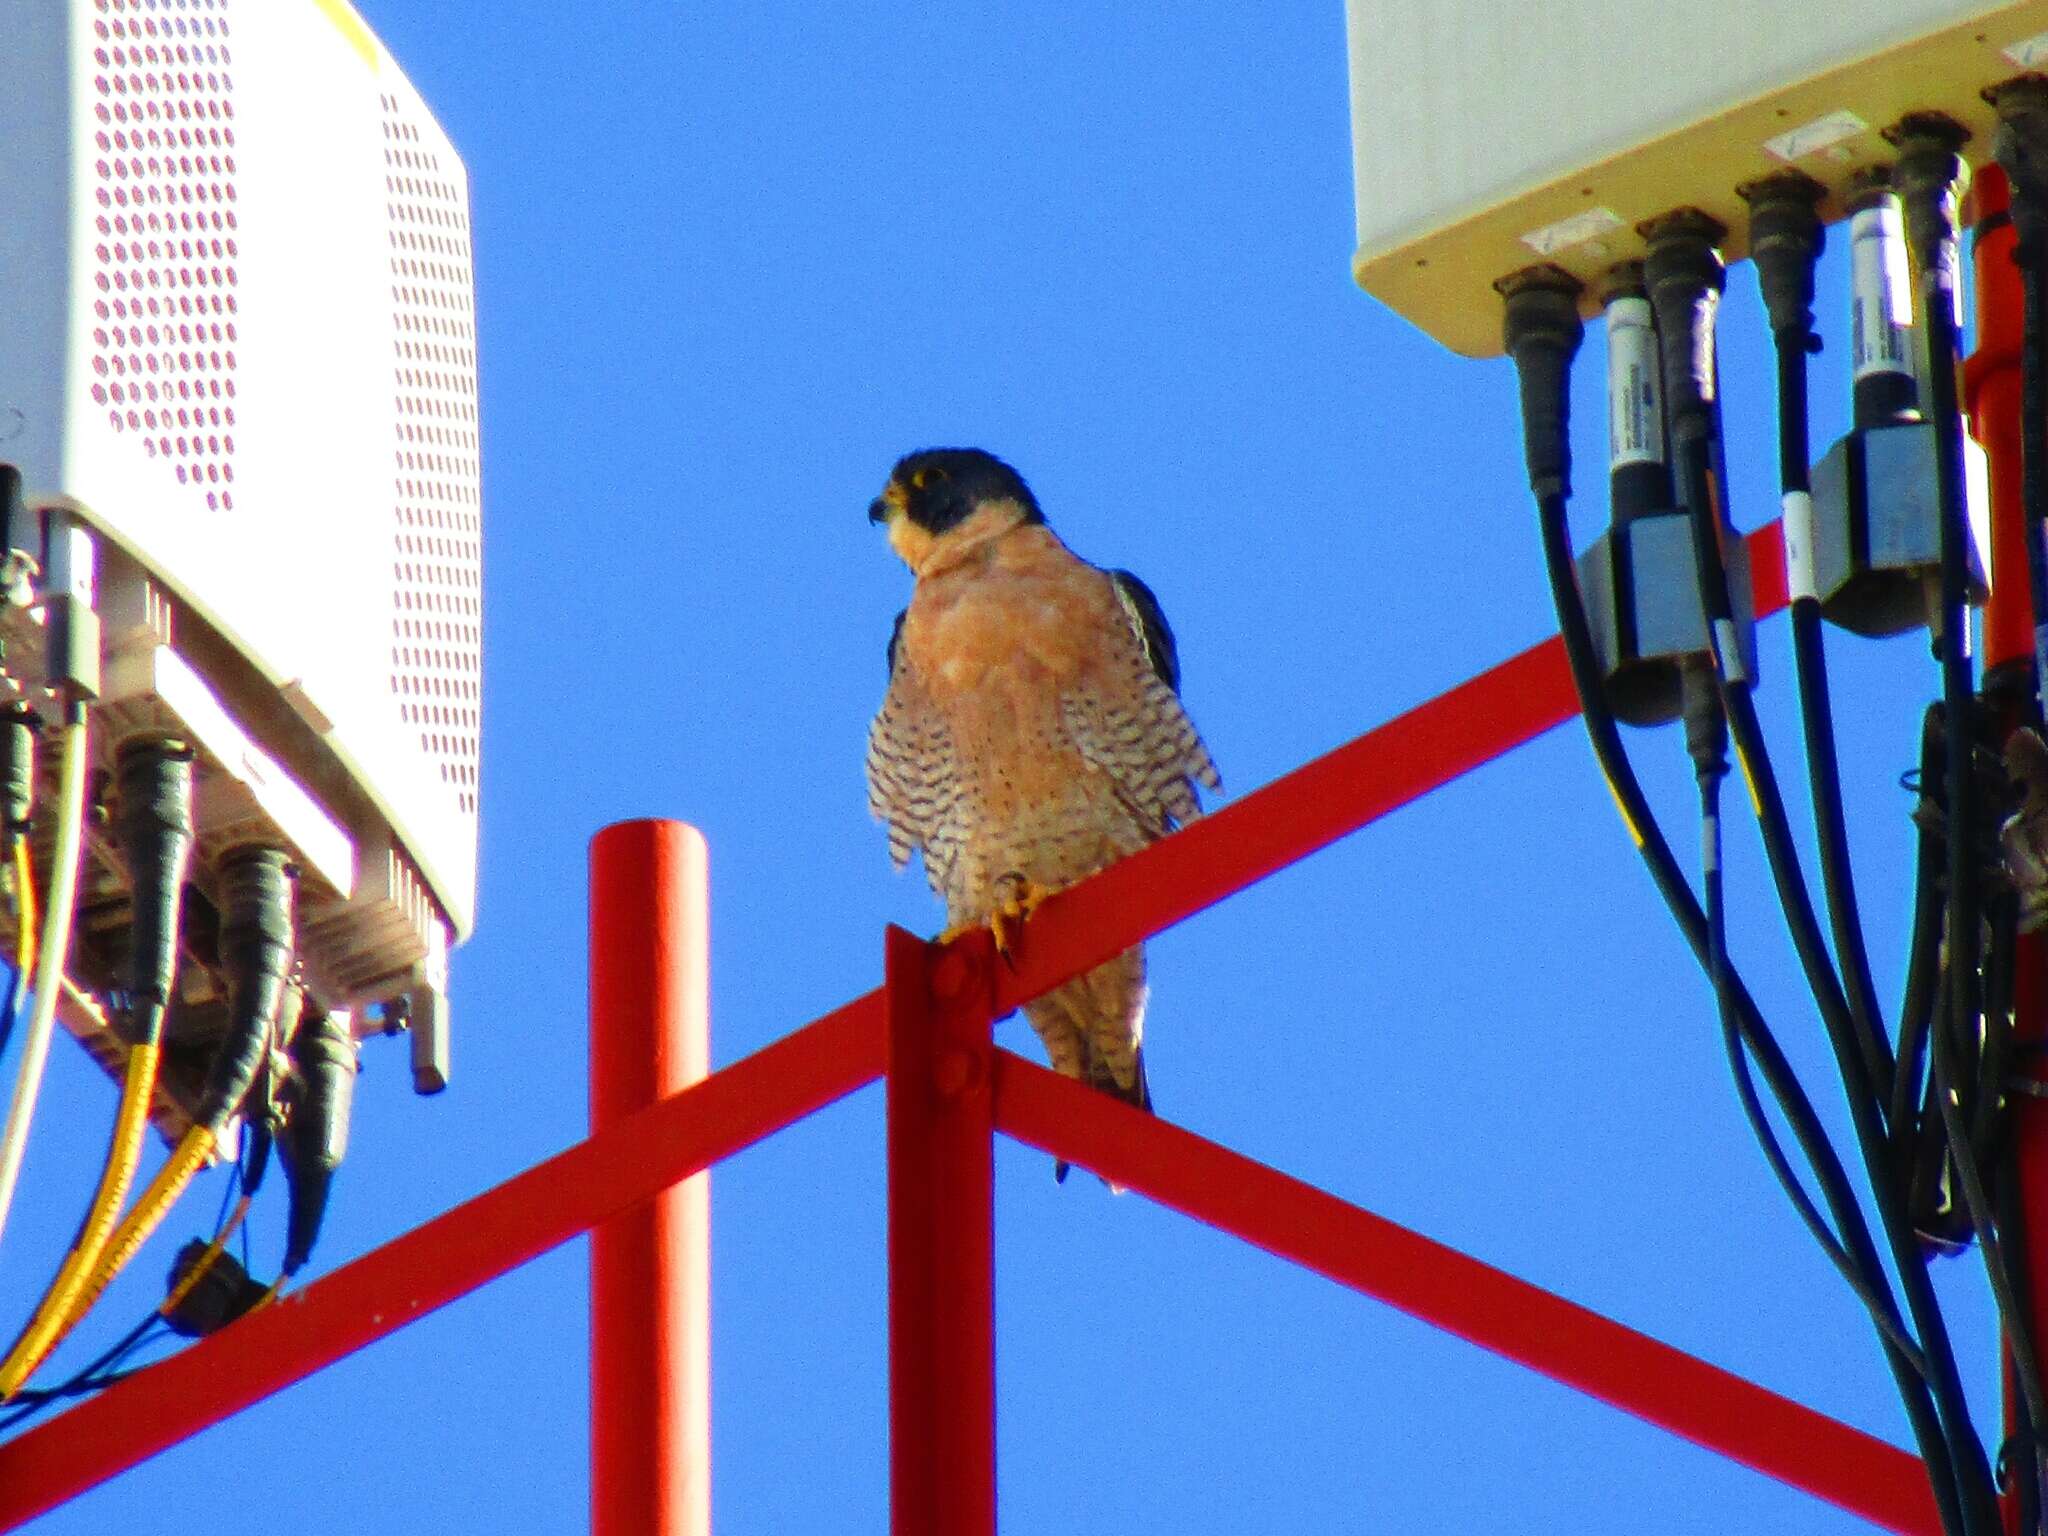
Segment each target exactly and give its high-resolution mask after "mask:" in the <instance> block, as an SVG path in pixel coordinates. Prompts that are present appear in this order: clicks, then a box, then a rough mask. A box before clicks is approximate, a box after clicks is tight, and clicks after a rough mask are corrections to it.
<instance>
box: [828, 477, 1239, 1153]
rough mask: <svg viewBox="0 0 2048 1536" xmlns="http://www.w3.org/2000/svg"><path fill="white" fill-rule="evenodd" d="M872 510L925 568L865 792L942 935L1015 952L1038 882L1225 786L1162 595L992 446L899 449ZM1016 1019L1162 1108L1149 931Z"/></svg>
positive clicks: (1112, 1083) (1148, 833)
mask: <svg viewBox="0 0 2048 1536" xmlns="http://www.w3.org/2000/svg"><path fill="white" fill-rule="evenodd" d="M868 518H869V521H871V522H874V523H879V524H881V525H883V526H884V527H885V528H886V529H887V530H888V535H889V543H890V545H891V547H892V548H894V550H895V551H896V553H897V554H898V555H899V556H900V557H901V558H902V560H903V563H904V564H905V565H907V566H909V567H910V571H911V574H912V576H913V577H915V585H914V587H913V589H912V592H911V598H910V605H909V607H907V608H905V609H904V610H903V612H901V613H899V614H898V615H897V616H896V627H895V630H894V632H893V633H892V634H891V635H890V637H889V651H888V660H889V691H888V694H887V695H886V696H885V697H884V699H883V701H882V708H881V711H880V713H878V714H877V715H876V716H875V720H874V724H873V725H872V726H871V727H870V729H869V732H868V755H867V778H868V807H869V809H870V810H871V811H872V812H873V813H874V815H875V818H876V819H877V820H878V821H880V822H882V823H883V824H884V826H885V827H886V828H887V830H888V834H889V853H890V857H891V859H892V860H893V861H894V863H895V864H896V866H897V867H898V868H899V869H900V868H901V867H902V866H903V865H904V863H905V862H906V861H908V859H909V858H910V855H911V854H912V853H913V852H915V853H918V854H920V855H921V856H922V858H923V862H924V870H925V876H926V878H927V879H928V880H929V881H930V882H931V887H932V889H933V890H934V891H935V892H937V894H938V895H939V897H940V898H941V899H942V900H943V901H944V902H945V904H946V919H947V924H948V934H949V936H950V935H951V934H953V933H958V932H964V931H966V930H967V929H969V928H973V927H979V926H984V925H986V926H988V927H990V928H992V929H993V930H994V934H995V939H996V945H997V947H998V949H1000V950H1002V951H1003V952H1004V953H1005V954H1006V955H1007V954H1008V952H1009V949H1010V945H1011V937H1012V933H1013V931H1014V930H1013V927H1012V925H1014V924H1016V923H1019V922H1021V921H1022V920H1023V919H1024V918H1026V917H1027V916H1028V915H1029V914H1030V912H1031V911H1032V909H1033V908H1034V907H1036V906H1037V905H1038V903H1039V902H1040V901H1042V900H1043V899H1044V898H1045V897H1046V896H1047V895H1049V894H1050V893H1052V892H1053V891H1056V890H1059V889H1060V888H1062V887H1064V886H1068V885H1071V884H1073V883H1074V882H1075V881H1077V880H1080V879H1083V878H1084V877H1086V876H1088V875H1091V874H1093V873H1095V871H1097V870H1099V869H1101V868H1102V867H1103V866H1105V865H1107V864H1110V863H1113V862H1114V861H1115V860H1117V859H1120V858H1122V857H1124V856H1125V855H1126V854H1130V853H1134V852H1136V851H1137V850H1138V849H1140V848H1142V847H1144V846H1145V845H1146V844H1147V843H1151V842H1156V841H1157V840H1158V839H1160V838H1162V837H1164V836H1166V834H1167V833H1168V832H1170V831H1172V830H1173V829H1174V828H1175V827H1176V826H1179V825H1181V824H1182V823H1184V822H1188V821H1191V820H1193V819H1194V818H1195V817H1197V816H1199V815H1200V814H1201V802H1200V800H1199V799H1198V798H1197V788H1198V786H1200V787H1206V788H1208V789H1211V790H1215V789H1220V788H1221V787H1222V786H1221V781H1220V779H1219V778H1218V777H1217V773H1216V766H1215V764H1214V763H1212V762H1211V761H1210V759H1209V753H1208V749H1207V748H1205V747H1204V746H1203V745H1202V740H1201V738H1200V737H1199V736H1198V735H1196V733H1195V728H1194V725H1193V724H1192V723H1191V722H1190V721H1189V719H1188V716H1187V712H1186V710H1185V709H1183V708H1182V707H1181V701H1180V662H1179V658H1178V657H1177V655H1176V654H1175V651H1174V643H1173V631H1172V630H1171V629H1169V628H1168V627H1167V623H1166V615H1165V614H1164V613H1162V612H1161V611H1160V608H1159V603H1158V600H1157V599H1156V598H1154V597H1153V595H1152V592H1151V590H1150V589H1149V588H1148V587H1147V586H1146V585H1145V584H1144V583H1143V582H1142V581H1140V580H1138V578H1137V577H1135V576H1133V575H1132V574H1131V573H1130V572H1128V571H1109V570H1103V569H1101V568H1099V567H1097V566H1093V565H1090V564H1089V563H1088V562H1087V561H1085V560H1082V559H1080V558H1079V557H1078V556H1076V555H1074V554H1073V553H1072V552H1071V551H1069V550H1068V549H1067V547H1066V545H1064V544H1062V543H1061V542H1060V540H1059V538H1058V536H1057V535H1055V534H1054V533H1053V531H1052V530H1051V529H1050V528H1049V527H1047V526H1046V521H1045V514H1044V513H1043V512H1042V511H1040V510H1039V506H1038V502H1037V499H1036V498H1035V497H1034V496H1033V495H1032V494H1031V491H1030V489H1029V487H1027V486H1026V485H1025V483H1024V481H1023V479H1022V477H1020V476H1019V475H1018V473H1017V472H1016V471H1015V470H1014V469H1012V468H1011V467H1010V466H1009V465H1007V464H1005V463H1004V462H1003V461H1002V460H1001V459H998V458H996V457H995V456H994V455H992V454H989V453H984V452H982V451H981V450H979V449H975V448H931V449H926V450H924V451H922V452H919V453H913V454H910V455H908V456H907V457H905V458H903V459H901V460H899V461H898V462H897V464H896V467H895V469H894V470H893V471H892V472H891V473H890V475H889V483H888V485H887V486H886V487H885V488H884V490H883V491H882V494H881V495H880V496H879V497H877V498H876V499H875V501H874V503H873V505H871V506H870V507H869V508H868ZM1024 1014H1025V1017H1026V1018H1028V1019H1029V1020H1030V1021H1031V1027H1032V1028H1033V1029H1034V1030H1036V1031H1037V1033H1038V1038H1039V1040H1040V1041H1041V1043H1043V1045H1044V1046H1045V1052H1046V1055H1047V1057H1048V1058H1049V1059H1050V1060H1051V1063H1052V1067H1053V1070H1054V1071H1056V1072H1059V1073H1062V1074H1064V1075H1065V1076H1067V1077H1071V1078H1076V1079H1078V1080H1079V1081H1081V1082H1084V1083H1087V1084H1088V1085H1090V1086H1091V1087H1094V1088H1097V1089H1099V1090H1101V1091H1102V1092H1104V1093H1108V1094H1112V1095H1114V1096H1115V1097H1117V1098H1119V1099H1122V1100H1123V1101H1125V1102H1126V1103H1129V1104H1134V1105H1136V1106H1137V1107H1138V1108H1140V1109H1146V1110H1149V1109H1150V1108H1151V1107H1152V1095H1151V1092H1150V1090H1149V1089H1148V1088H1147V1086H1146V1082H1145V1054H1144V1029H1145V952H1144V947H1143V946H1142V945H1133V946H1132V947H1131V948H1130V949H1127V950H1125V951H1124V952H1123V953H1122V954H1121V955H1119V956H1117V957H1116V958H1115V959H1114V960H1111V961H1109V962H1107V963H1106V964H1103V965H1101V966H1098V967H1097V968H1096V969H1094V970H1092V971H1089V972H1088V973H1086V974H1085V975H1082V976H1078V977H1076V978H1074V979H1073V980H1072V981H1069V982H1067V983H1065V984H1064V985H1062V986H1060V987H1057V988H1055V989H1054V990H1053V991H1051V992H1049V993H1047V994H1045V995H1044V996H1043V997H1040V998H1038V999H1036V1000H1034V1001H1032V1002H1029V1003H1026V1004H1025V1005H1024ZM1056 1172H1057V1174H1058V1175H1059V1177H1061V1178H1064V1177H1065V1176H1066V1165H1065V1164H1064V1163H1062V1164H1059V1165H1057V1167H1056Z"/></svg>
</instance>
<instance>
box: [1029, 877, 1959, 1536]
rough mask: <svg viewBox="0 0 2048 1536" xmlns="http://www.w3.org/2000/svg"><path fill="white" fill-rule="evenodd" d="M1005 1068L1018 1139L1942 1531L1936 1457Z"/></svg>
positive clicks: (1728, 1446)
mask: <svg viewBox="0 0 2048 1536" xmlns="http://www.w3.org/2000/svg"><path fill="white" fill-rule="evenodd" d="M1033 920H1034V921H1036V918H1035V917H1034V919H1033ZM994 1077H995V1123H996V1128H997V1129H998V1130H1000V1131H1002V1132H1003V1133H1004V1134H1005V1135H1008V1136H1013V1137H1015V1138H1016V1139H1017V1140H1019V1141H1022V1142H1026V1143H1028V1144H1029V1145H1031V1146H1034V1147H1038V1148H1040V1149H1042V1150H1044V1151H1046V1152H1050V1153H1052V1154H1053V1155H1054V1156H1055V1157H1063V1158H1066V1159H1067V1160H1068V1161H1069V1162H1074V1163H1078V1164H1080V1165H1082V1166H1083V1167H1086V1168H1089V1169H1092V1170H1093V1171H1094V1172H1096V1173H1099V1174H1101V1175H1102V1176H1103V1177H1104V1178H1108V1179H1113V1180H1115V1181H1116V1182H1117V1183H1118V1184H1122V1185H1125V1186H1126V1187H1128V1188H1130V1189H1134V1190H1136V1191H1138V1192H1139V1193H1140V1194H1144V1195H1148V1196H1150V1197H1151V1198H1152V1199H1154V1200H1156V1201H1158V1202H1159V1203H1160V1204H1162V1205H1167V1206H1171V1207H1172V1208H1173V1209H1175V1210H1177V1211H1180V1212H1182V1213H1184V1214H1185V1215H1189V1216H1192V1217H1194V1218H1195V1219H1196V1220H1197V1221H1203V1222H1207V1223H1208V1224H1209V1225H1211V1226H1213V1227H1217V1228H1220V1229H1221V1230H1222V1231H1224V1232H1227V1233H1230V1234H1231V1235H1233V1236H1235V1237H1239V1238H1242V1239H1243V1240H1244V1241H1246V1242H1249V1243H1252V1244H1254V1245H1255V1246H1257V1247H1260V1248H1263V1249H1265V1250H1266V1251H1267V1252H1268V1253H1272V1254H1277V1255H1278V1256H1279V1257H1281V1258H1283V1259H1287V1260H1289V1261H1291V1262H1293V1263H1295V1264H1299V1265H1302V1266H1303V1267H1305V1268H1307V1269H1312V1270H1314V1271H1315V1272H1316V1273H1318V1274H1320V1275H1323V1276H1326V1277H1327V1278H1329V1279H1331V1280H1334V1281H1336V1282H1337V1283H1338V1284H1339V1285H1344V1286H1349V1287H1350V1288H1351V1289H1352V1290H1355V1291H1359V1292H1362V1293H1363V1294H1365V1295H1367V1296H1372V1297H1375V1298H1377V1299H1378V1300H1380V1301H1384V1302H1386V1303H1387V1304H1388V1305H1389V1306H1392V1307H1395V1308H1398V1309H1399V1310H1400V1311H1403V1312H1406V1313H1407V1314H1408V1315H1409V1316H1410V1317H1414V1318H1418V1319H1420V1320H1421V1321H1423V1322H1425V1323H1428V1324H1430V1325H1431V1326H1432V1327H1435V1328H1441V1329H1443V1330H1445V1331H1446V1332H1449V1333H1454V1334H1456V1335H1457V1336H1458V1337H1459V1338H1462V1339H1466V1340H1469V1341H1470V1342H1472V1343H1474V1344H1477V1345H1479V1346H1480V1347H1481V1348H1483V1349H1488V1350H1491V1351H1493V1352H1494V1353H1495V1354H1497V1355H1501V1356H1504V1357H1505V1358H1507V1359H1509V1360H1513V1361H1515V1362H1516V1363H1517V1364H1520V1365H1525V1366H1528V1367H1529V1368H1530V1369H1531V1370H1534V1371H1538V1372H1540V1373H1542V1374H1543V1375H1545V1376H1548V1377H1550V1378H1551V1379H1552V1380H1554V1381H1560V1382H1563V1383H1564V1384H1565V1385H1566V1386H1569V1387H1573V1388H1576V1389H1577V1390H1578V1391H1581V1392H1584V1393H1587V1394H1589V1395H1591V1396H1593V1397H1597V1398H1599V1399H1600V1400H1601V1401H1602V1402H1605V1403H1609V1404H1612V1405H1613V1406H1614V1407H1616V1408H1619V1409H1621V1410H1623V1411H1624V1412H1626V1413H1630V1414H1633V1415H1635V1416H1636V1417H1637V1418H1639V1419H1644V1420H1646V1421H1648V1422H1649V1423H1651V1424H1655V1425H1657V1426H1658V1427H1659V1428H1661V1429H1666V1430H1669V1431H1671V1433H1673V1434H1675V1435H1678V1436H1680V1437H1682V1438H1683V1439H1686V1440H1690V1441H1692V1442H1693V1443H1694V1444H1695V1445H1699V1446H1703V1447H1705V1448H1706V1449H1707V1450H1710V1451H1716V1452H1719V1453H1720V1454H1721V1455H1723V1456H1727V1457H1730V1458H1731V1459H1733V1460H1735V1461H1738V1462H1741V1463H1742V1464H1743V1465H1744V1466H1747V1467H1752V1468H1754V1469H1755V1470H1756V1471H1759V1472H1762V1473H1764V1474H1765V1475H1767V1476H1769V1477H1774V1478H1777V1479H1778V1480H1779V1481H1780V1482H1783V1483H1789V1484H1790V1485H1791V1486H1793V1487H1794V1488H1800V1489H1803V1490H1805V1491H1806V1492H1808V1493H1811V1494H1813V1495H1815V1496H1816V1497H1818V1498H1821V1499H1825V1500H1826V1501H1827V1502H1828V1503H1830V1504H1833V1505H1836V1506H1837V1507H1839V1508H1841V1509H1846V1510H1848V1511H1849V1512H1850V1513H1851V1514H1855V1515H1860V1516H1862V1517H1863V1518H1864V1519H1866V1520H1869V1521H1871V1522H1872V1523H1874V1524H1876V1525H1879V1526H1882V1527H1883V1528H1885V1529H1886V1530H1891V1531H1902V1532H1914V1533H1926V1536H1936V1533H1938V1532H1939V1530H1940V1523H1939V1520H1938V1518H1937V1516H1936V1514H1935V1509H1934V1500H1933V1496H1932V1494H1931V1493H1930V1491H1929V1489H1928V1483H1927V1473H1926V1469H1925V1468H1924V1467H1923V1466H1922V1465H1921V1463H1920V1462H1919V1461H1918V1460H1917V1459H1916V1458H1914V1457H1912V1456H1910V1455H1908V1454H1907V1453H1906V1452H1904V1451H1901V1450H1898V1449H1896V1448H1894V1447H1893V1446H1890V1445H1887V1444H1885V1442H1883V1441H1882V1440H1878V1439H1876V1438H1874V1437H1872V1436H1870V1435H1866V1434H1864V1433H1863V1432H1862V1431H1861V1430H1856V1429H1851V1428H1850V1427H1849V1426H1848V1425H1846V1424H1841V1423H1837V1422H1836V1421H1835V1420H1833V1419H1830V1418H1828V1417H1826V1416H1825V1415H1823V1414H1819V1413H1816V1412H1814V1411H1813V1410H1812V1409H1811V1408H1806V1407H1803V1406H1801V1405H1800V1404H1798V1403H1795V1402H1793V1401H1792V1400H1791V1399H1789V1398H1785V1397H1780V1396H1779V1395H1778V1394H1777V1393H1775V1392H1770V1391H1766V1390H1765V1389H1764V1388H1762V1387H1759V1386H1756V1385H1755V1384H1754V1383H1752V1382H1747V1381H1744V1380H1743V1379H1742V1378H1741V1377H1739V1376H1735V1375H1732V1374H1730V1373H1729V1372H1727V1371H1724V1370H1722V1369H1721V1368H1720V1367H1718V1366H1714V1365H1709V1364H1707V1363H1706V1362H1705V1361H1704V1360H1698V1359H1695V1358H1694V1357H1693V1356H1691V1355H1688V1354H1685V1353H1684V1352H1682V1351H1680V1350H1676V1349H1673V1348H1672V1347H1671V1346H1670V1345H1668V1344H1663V1343H1659V1342H1658V1341H1657V1340H1656V1339H1653V1338H1651V1337H1649V1336H1648V1335H1647V1334H1642V1333H1638V1332H1636V1331H1635V1330H1634V1329H1633V1328H1628V1327H1624V1326H1623V1325H1622V1324H1620V1323H1617V1322H1614V1321H1613V1320H1612V1319H1609V1318H1605V1317H1602V1316H1600V1314H1598V1313H1597V1312H1591V1311H1588V1310H1587V1309H1586V1308H1584V1307H1582V1306H1579V1305H1578V1304H1576V1303H1575V1302H1570V1301H1566V1300H1565V1299H1564V1298H1563V1297H1561V1296H1556V1295H1553V1294H1552V1293H1551V1292H1549V1291H1546V1290H1543V1289H1541V1288H1540V1287H1537V1286H1534V1285H1531V1284H1529V1283H1528V1282H1527V1281H1525V1280H1518V1279H1516V1278H1515V1277H1514V1276H1513V1275H1510V1274H1508V1273H1506V1272H1505V1271H1503V1270H1498V1269H1495V1268H1494V1267H1493V1266H1491V1265H1489V1264H1484V1263H1481V1262H1480V1261H1479V1260H1478V1259H1474V1258H1470V1257H1468V1256H1467V1255H1465V1254H1462V1253H1459V1252H1458V1251H1457V1250H1455V1249H1452V1248H1446V1247H1445V1246H1444V1245H1443V1244H1441V1243H1437V1242H1433V1241H1431V1240H1430V1239H1429V1238H1426V1237H1423V1236H1421V1235H1420V1234H1419V1233H1415V1232H1411V1231H1409V1230H1408V1229H1407V1228H1406V1227H1402V1226H1397V1225H1395V1224H1394V1223H1393V1222H1391V1221H1388V1220H1386V1219H1385V1218H1384V1217H1380V1216H1375V1215H1373V1214H1372V1213H1371V1212H1370V1211H1366V1210H1362V1209H1360V1208H1359V1207H1358V1206H1355V1205H1351V1204H1349V1203H1347V1202H1346V1201H1343V1200H1339V1199H1338V1198H1337V1197H1336V1196H1334V1195H1331V1194H1326V1193H1325V1192H1324V1191H1322V1190H1319V1189H1317V1188H1315V1187H1314V1186H1312V1185H1308V1184H1304V1183H1302V1182H1301V1181H1300V1180H1299V1179H1291V1178H1289V1177H1288V1176H1287V1175H1286V1174H1284V1173H1280V1172H1277V1171H1276V1170H1274V1169H1272V1168H1268V1167H1267V1166H1266V1165H1265V1164H1263V1163H1256V1162H1253V1161H1252V1160H1251V1159H1250V1158H1248V1157H1243V1156H1241V1155H1239V1154H1238V1153H1235V1152H1232V1151H1230V1150H1229V1149H1228V1148H1227V1147H1221V1146H1218V1145H1217V1144H1216V1143H1215V1142H1213V1141H1207V1140H1204V1139H1203V1138H1202V1137H1200V1136H1197V1135H1194V1134H1193V1133H1192V1132H1189V1131H1185V1130H1182V1129H1181V1128H1180V1127H1179V1126H1176V1125H1172V1124H1170V1123H1168V1122H1166V1121H1163V1120H1156V1119H1153V1118H1152V1117H1151V1116H1149V1115H1145V1114H1141V1113H1140V1112H1138V1111H1137V1110H1134V1109H1131V1108H1130V1107H1128V1106H1127V1105H1124V1104H1122V1103H1119V1102H1118V1101H1116V1100H1114V1099H1111V1098H1110V1097H1109V1096H1108V1095H1107V1094H1102V1093H1097V1092H1094V1091H1093V1090H1091V1089H1088V1088H1084V1087H1082V1086H1081V1085H1080V1084H1078V1083H1075V1082H1071V1081H1069V1080H1068V1079H1066V1078H1063V1077H1059V1076H1056V1075H1054V1074H1053V1073H1051V1072H1048V1071H1046V1070H1045V1069H1044V1068H1043V1067H1039V1066H1034V1065H1033V1064H1032V1063H1030V1062H1028V1061H1025V1060H1023V1059H1022V1058H1020V1057H1017V1056H1014V1055H1012V1054H1011V1053H1010V1052H1008V1051H1001V1050H999V1051H997V1052H996V1053H995V1072H994Z"/></svg>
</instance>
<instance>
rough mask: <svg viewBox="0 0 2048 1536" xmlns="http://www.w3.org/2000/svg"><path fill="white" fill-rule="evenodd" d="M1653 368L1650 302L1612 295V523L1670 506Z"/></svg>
mask: <svg viewBox="0 0 2048 1536" xmlns="http://www.w3.org/2000/svg"><path fill="white" fill-rule="evenodd" d="M1658 366H1659V365H1658V361H1657V329H1656V325H1655V323H1654V319H1653V316H1652V312H1651V309H1650V301H1649V300H1648V299H1647V298H1645V297H1644V296H1643V295H1642V294H1641V293H1640V292H1639V291H1626V290H1625V291H1623V292H1620V293H1617V294H1616V295H1614V297H1612V298H1610V299H1609V300H1608V301H1607V469H1608V476H1609V482H1610V486H1611V489H1612V493H1613V506H1614V519H1615V521H1616V522H1626V521H1628V520H1629V519H1630V518H1632V517H1638V516H1640V515H1641V514H1643V513H1645V512H1659V511H1664V510H1666V509H1668V508H1669V507H1670V505H1671V476H1670V470H1669V469H1668V468H1667V466H1666V460H1665V456H1664V401H1663V398H1662V390H1663V380H1662V375H1661V374H1660V373H1659V372H1658Z"/></svg>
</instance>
